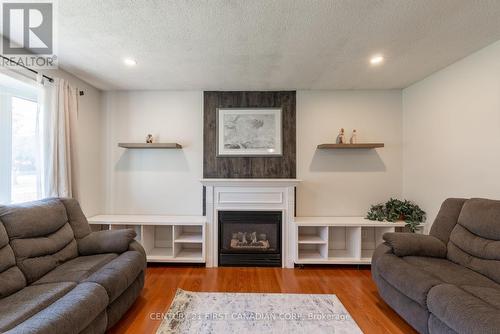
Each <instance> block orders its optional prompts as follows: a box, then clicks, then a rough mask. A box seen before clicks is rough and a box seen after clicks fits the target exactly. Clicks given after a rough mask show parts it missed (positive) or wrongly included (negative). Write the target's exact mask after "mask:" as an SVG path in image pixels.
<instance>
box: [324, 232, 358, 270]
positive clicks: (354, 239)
mask: <svg viewBox="0 0 500 334" xmlns="http://www.w3.org/2000/svg"><path fill="white" fill-rule="evenodd" d="M360 234H361V227H348V226H330V227H328V259H329V260H332V261H340V262H342V261H346V262H351V261H358V260H359V259H360V257H361V254H360V244H359V242H360Z"/></svg>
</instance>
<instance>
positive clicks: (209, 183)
mask: <svg viewBox="0 0 500 334" xmlns="http://www.w3.org/2000/svg"><path fill="white" fill-rule="evenodd" d="M299 182H300V180H298V179H202V180H201V183H202V184H203V185H204V186H205V187H206V217H207V229H206V247H207V249H206V265H207V267H217V266H218V258H219V257H218V247H217V245H218V242H219V240H218V229H219V225H218V223H219V220H218V212H219V211H281V212H282V213H283V218H282V239H281V240H282V259H283V260H282V267H283V268H293V267H294V252H295V245H294V242H293V240H295V236H294V233H295V228H294V226H293V223H294V217H295V212H294V211H295V187H296V186H297V185H298V184H299Z"/></svg>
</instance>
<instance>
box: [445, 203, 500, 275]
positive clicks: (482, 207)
mask: <svg viewBox="0 0 500 334" xmlns="http://www.w3.org/2000/svg"><path fill="white" fill-rule="evenodd" d="M447 247H448V253H447V257H448V259H450V260H451V261H453V262H455V263H457V264H460V265H462V266H464V267H467V268H469V269H471V270H474V271H477V272H479V273H481V274H483V275H485V276H487V277H489V278H491V279H492V280H494V281H495V282H498V283H500V201H493V200H488V199H481V198H473V199H470V200H468V201H466V202H465V204H464V206H463V208H462V211H461V212H460V216H459V217H458V223H457V225H456V226H455V228H454V229H453V231H452V232H451V234H450V240H449V242H448V246H447Z"/></svg>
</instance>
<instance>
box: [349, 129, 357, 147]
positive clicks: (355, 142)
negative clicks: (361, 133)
mask: <svg viewBox="0 0 500 334" xmlns="http://www.w3.org/2000/svg"><path fill="white" fill-rule="evenodd" d="M349 143H350V144H357V143H358V134H357V132H356V129H354V130H352V135H351V139H349Z"/></svg>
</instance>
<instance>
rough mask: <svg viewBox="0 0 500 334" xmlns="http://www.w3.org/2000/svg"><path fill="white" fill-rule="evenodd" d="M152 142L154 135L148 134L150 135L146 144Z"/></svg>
mask: <svg viewBox="0 0 500 334" xmlns="http://www.w3.org/2000/svg"><path fill="white" fill-rule="evenodd" d="M152 143H153V135H152V134H148V136H147V137H146V144H152Z"/></svg>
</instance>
